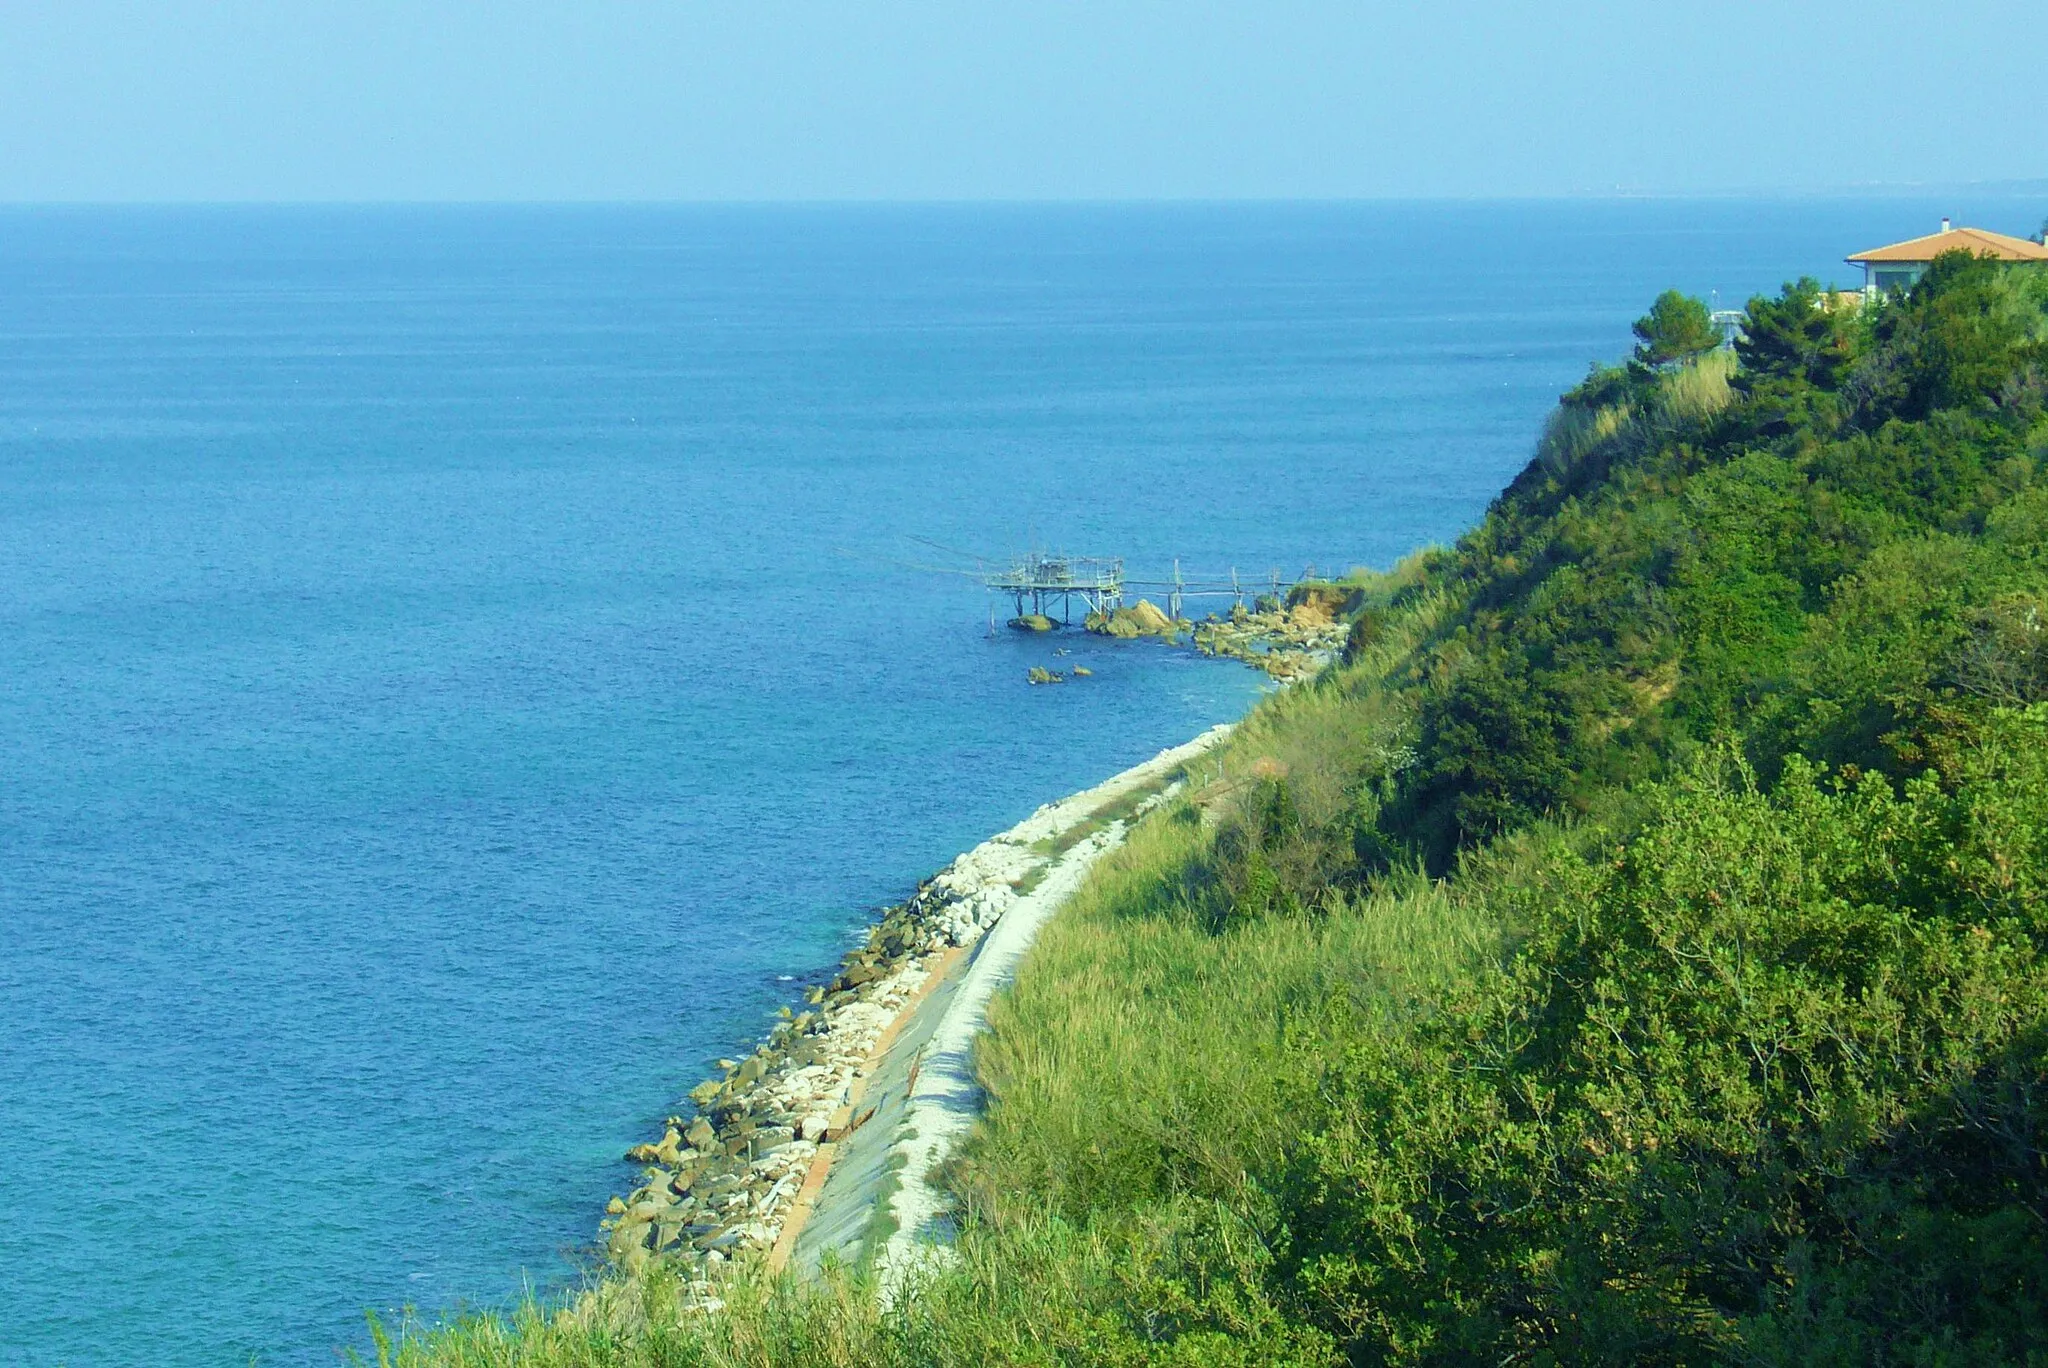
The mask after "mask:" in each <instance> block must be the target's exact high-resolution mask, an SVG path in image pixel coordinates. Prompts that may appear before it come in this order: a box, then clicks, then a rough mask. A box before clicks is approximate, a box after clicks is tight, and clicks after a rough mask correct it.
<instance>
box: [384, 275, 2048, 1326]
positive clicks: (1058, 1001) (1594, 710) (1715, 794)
mask: <svg viewBox="0 0 2048 1368" xmlns="http://www.w3.org/2000/svg"><path fill="white" fill-rule="evenodd" d="M1674 301H1675V302H1674ZM1694 309H1696V306H1693V305H1690V304H1688V302H1686V301H1682V300H1675V297H1667V298H1666V299H1664V300H1660V301H1659V302H1658V308H1657V310H1654V311H1653V313H1652V315H1650V316H1649V318H1647V319H1646V320H1645V325H1644V329H1643V331H1644V346H1643V347H1642V348H1641V349H1640V350H1639V352H1638V355H1637V357H1636V358H1635V359H1634V360H1633V361H1631V362H1630V363H1629V364H1627V365H1624V366H1620V367H1614V368H1596V369H1595V371H1594V372H1593V373H1592V374H1591V375H1589V376H1588V378H1587V380H1586V382H1585V383H1584V384H1583V385H1581V386H1580V387H1579V388H1578V389H1576V390H1574V391H1573V392H1572V393H1571V394H1569V395H1567V396H1565V398H1564V399H1563V401H1562V403H1561V405H1560V407H1559V409H1558V412H1557V414H1556V415H1555V416H1554V418H1553V419H1552V421H1551V423H1550V424H1549V425H1548V427H1547V429H1546V431H1545V433H1544V434H1543V437H1542V441H1541V444H1540V447H1539V451H1538V454H1537V456H1536V459H1535V460H1533V461H1532V462H1531V464H1530V465H1529V467H1528V469H1527V470H1525V471H1524V472H1523V473H1522V474H1521V476H1519V477H1518V478H1517V479H1516V481H1515V482H1514V484H1513V485H1511V486H1510V487H1509V489H1508V490H1507V491H1505V492H1504V493H1503V495H1502V496H1501V498H1500V499H1499V500H1498V501H1497V502H1496V504H1495V506H1494V507H1493V508H1492V509H1491V510H1490V511H1489V513H1488V515H1487V517H1486V519H1485V521H1484V522H1483V524H1482V525H1481V526H1480V527H1478V528H1477V529H1475V530H1474V531H1473V532H1472V533H1471V534H1470V535H1469V536H1468V537H1466V538H1465V539H1464V540H1463V541H1462V542H1460V543H1459V544H1458V545H1457V546H1456V547H1455V548H1451V549H1449V550H1444V551H1438V552H1431V553H1428V554H1426V555H1423V556H1420V557H1418V558H1416V559H1415V560H1413V561H1412V562H1410V563H1408V564H1405V565H1403V566H1402V567H1400V568H1398V569H1397V570H1396V571H1395V572H1393V573H1391V574H1389V575H1386V576H1383V577H1371V578H1367V579H1364V580H1361V581H1360V582H1359V583H1358V584H1357V585H1356V586H1355V587H1356V589H1357V593H1356V595H1355V596H1354V602H1355V603H1356V604H1357V605H1358V606H1357V609H1356V620H1355V622H1354V625H1353V628H1352V631H1351V637H1350V645H1349V647H1348V648H1347V652H1346V660H1345V663H1344V664H1343V665H1342V666H1340V667H1338V668H1336V669H1333V670H1332V671H1330V672H1328V673H1327V674H1326V675H1325V676H1324V677H1322V678H1321V679H1320V680H1318V681H1317V682H1316V683H1315V684H1313V685H1312V686H1308V687H1305V688H1301V689H1297V690H1293V691H1290V692H1288V693H1286V694H1284V695H1281V696H1279V697H1276V698H1274V699H1272V700H1270V701H1269V702H1268V703H1266V704H1265V705H1263V706H1262V707H1261V708H1260V709H1259V710H1258V711H1257V712H1256V713H1255V714H1254V715H1253V717H1252V718H1251V719H1250V720H1249V722H1248V724H1247V725H1246V726H1245V727H1244V728H1243V729H1242V730H1241V732H1240V734H1239V735H1238V736H1237V737H1236V738H1234V739H1233V742H1232V744H1231V746H1230V748H1229V750H1228V752H1227V753H1226V754H1225V755H1224V757H1223V758H1222V760H1221V762H1220V764H1218V765H1216V766H1214V767H1213V768H1212V769H1211V770H1210V771H1209V772H1206V773H1204V774H1202V775H1199V776H1197V779H1198V781H1199V782H1198V784H1197V785H1196V786H1195V790H1194V792H1192V793H1191V795H1190V796H1189V798H1188V799H1187V800H1186V801H1184V802H1182V803H1181V804H1179V805H1178V806H1177V807H1176V808H1174V809H1172V810H1169V811H1167V812H1164V813H1162V814H1161V815H1159V816H1158V817H1155V818H1154V819H1153V820H1151V821H1150V822H1149V823H1148V824H1147V825H1146V826H1145V827H1144V828H1142V829H1141V830H1140V832H1139V833H1138V834H1137V836H1136V837H1135V838H1134V840H1133V841H1132V842H1131V843H1130V844H1129V845H1128V846H1127V847H1126V848H1125V849H1124V850H1123V851H1121V852H1119V853H1118V854H1117V855H1116V856H1114V857H1112V858H1111V860H1109V861H1108V862H1106V863H1105V865H1104V866H1102V867H1101V869H1100V870H1099V871H1098V874H1097V876H1096V877H1095V878H1094V879H1093V881H1092V883H1091V884H1090V886H1089V887H1088V888H1087V890H1086V891H1085V892H1084V894H1083V895H1082V897H1081V898H1080V899H1079V901H1078V903H1077V904H1076V905H1075V906H1073V907H1072V908H1070V909H1069V910H1068V911H1067V912H1065V913H1063V914H1062V916H1061V917H1060V918H1059V919H1058V921H1057V922H1056V923H1055V924H1054V925H1053V926H1052V927H1051V928H1049V930H1048V931H1047V932H1046V934H1045V935H1044V937H1043V938H1042V940H1041V942H1040V944H1039V945H1038V947H1037V948H1036V949H1035V950H1034V952H1033V955H1032V957H1031V959H1030V961H1029V963H1028V965H1027V967H1026V970H1025V972H1024V974H1023V975H1022V977H1021V978H1020V980H1019V982H1018V984H1017V985H1016V988H1015V991H1014V992H1013V993H1012V994H1011V995H1010V997H1009V998H1008V999H1007V1001H1006V1002H1005V1003H1003V1004H1002V1005H1001V1008H1000V1011H999V1015H998V1017H997V1019H996V1023H995V1030H994V1031H993V1033H992V1034H991V1036H990V1037H989V1038H988V1039H987V1042H986V1045H985V1048H984V1050H983V1055H982V1067H983V1071H984V1074H985V1077H986V1079H987V1081H988V1083H989V1086H990V1088H991V1091H992V1093H993V1095H994V1098H995V1105H994V1106H993V1108H992V1109H991V1111H990V1113H989V1115H988V1117H987V1119H986V1121H985V1123H984V1124H983V1125H982V1127H981V1128H980V1130H979V1132H978V1133H977V1136H976V1138H975V1140H974V1142H973V1144H972V1146H971V1148H970V1151H969V1152H968V1153H967V1154H965V1155H963V1156H961V1158H960V1159H959V1160H958V1161H957V1162H956V1164H955V1170H954V1172H953V1173H952V1175H951V1177H952V1180H953V1183H954V1186H955V1188H956V1190H957V1191H958V1192H959V1193H960V1195H961V1198H962V1201H963V1204H964V1207H965V1212H966V1222H965V1234H964V1236H963V1239H962V1241H961V1244H960V1247H959V1257H958V1259H957V1260H956V1261H955V1262H954V1263H952V1264H951V1265H950V1266H948V1267H947V1268H945V1269H943V1270H941V1271H939V1272H936V1273H935V1274H934V1275H933V1276H932V1277H930V1278H929V1279H928V1280H927V1281H926V1283H925V1284H924V1285H923V1286H922V1287H920V1288H919V1289H918V1291H917V1293H916V1294H915V1295H911V1296H906V1297H902V1298H899V1299H897V1301H896V1303H895V1305H894V1307H893V1308H892V1309H889V1310H882V1309H880V1308H878V1307H877V1306H876V1304H875V1302H874V1300H873V1298H872V1296H871V1295H870V1293H871V1288H869V1287H868V1286H866V1285H865V1284H864V1283H863V1282H862V1281H861V1278H860V1275H859V1273H858V1272H857V1271H854V1272H849V1273H846V1274H843V1275H841V1276H839V1277H836V1278H832V1279H828V1280H827V1281H825V1282H824V1283H823V1284H818V1285H811V1286H797V1285H794V1284H783V1285H772V1284H766V1283H761V1284H748V1285H742V1286H740V1287H738V1288H736V1289H735V1295H734V1299H733V1302H732V1304H731V1306H730V1307H729V1308H728V1310H727V1312H726V1313H725V1314H723V1315H719V1316H713V1317H692V1316H687V1315H682V1314H680V1313H679V1312H678V1311H677V1309H676V1307H677V1299H676V1296H675V1289H674V1285H673V1283H671V1282H669V1281H667V1280H666V1279H665V1277H664V1276H663V1275H660V1274H657V1275H656V1276H654V1277H653V1278H651V1279H649V1280H647V1281H646V1282H644V1283H642V1284H639V1285H636V1286H633V1287H625V1286H620V1285H608V1286H606V1287H605V1288H603V1289H601V1290H600V1292H599V1293H598V1294H597V1295H595V1296H594V1297H593V1298H591V1299H590V1300H588V1301H586V1302H584V1303H582V1304H581V1305H580V1306H578V1307H577V1308H574V1309H572V1310H568V1311H560V1312H553V1313H542V1312H540V1311H538V1310H536V1311H533V1312H530V1313H529V1314H528V1315H527V1316H526V1317H525V1318H524V1319H523V1321H522V1322H521V1323H519V1324H516V1325H507V1324H503V1323H498V1322H492V1321H488V1320H478V1321H471V1322H467V1323H465V1324H463V1325H461V1326H458V1327H456V1328H454V1329H452V1330H449V1331H444V1332H441V1333H439V1334H438V1335H431V1334H414V1335H411V1336H409V1337H406V1338H404V1339H403V1341H402V1343H400V1344H398V1345H396V1346H394V1348H393V1350H392V1356H393V1357H394V1358H396V1359H398V1360H399V1361H403V1362H406V1363H413V1364H427V1363H477V1364H482V1363H492V1364H513V1363H519V1364H535V1365H539V1364H569V1363H575V1364H697V1363H717V1364H731V1363H748V1364H770V1363H776V1364H780V1363H791V1364H794V1363H818V1364H842V1363H843V1364H855V1363H859V1364H899V1363H900V1364H925V1363H945V1364H962V1365H967V1364H973V1365H986V1364H992V1363H1034V1364H1038V1363H1042V1364H1055V1363H1087V1364H1137V1363H1180V1364H1190V1365H1192V1364H1219V1365H1220V1364H1255V1363H1258V1364H1263V1363H1301V1364H1311V1363H1313V1364H1336V1363H1346V1362H1348V1363H1358V1364H1379V1363H1404V1364H1405V1363H1414V1364H1424V1363H1465V1362H1475V1361H1486V1362H1530V1363H1544V1362H1593V1363H1606V1362H1611V1363H1667V1364H1693V1363H1722V1362H1728V1363H1786V1364H1790V1363H1843V1364H1848V1363H1872V1362H1878V1363H1914V1364H1938V1363H1957V1364H1961V1363H1991V1362H2033V1363H2041V1362H2048V961H2044V959H2043V950H2044V947H2048V901H2044V896H2048V411H2044V405H2048V277H2044V275H2043V273H2041V272H2038V271H2031V272H2030V271H2027V270H2024V269H2001V268H1998V267H1995V266H1992V265H1990V264H1988V263H1981V262H1976V261H1972V260H1969V259H1966V258H1962V257H1955V258H1947V259H1944V260H1943V261H1941V262H1939V263H1937V264H1936V266H1935V268H1934V269H1933V270H1932V271H1931V272H1930V274H1929V275H1928V277H1927V279H1926V280H1925V281H1924V282H1923V283H1922V284H1921V285H1920V286H1919V287H1917V288H1916V289H1915V290H1914V292H1913V293H1912V295H1911V296H1910V297H1908V298H1906V299H1903V300H1900V301H1897V302H1894V303H1889V304H1886V305H1884V306H1883V307H1874V308H1871V309H1867V310H1862V311H1850V310H1840V309H1837V310H1830V309H1829V308H1828V307H1827V301H1825V300H1824V298H1823V297H1822V296H1821V295H1820V294H1819V292H1818V291H1816V290H1815V289H1814V288H1813V287H1812V286H1811V285H1810V284H1802V285H1799V286H1792V287H1788V288H1787V289H1786V290H1785V291H1784V292H1783V294H1781V295H1780V296H1778V297H1776V298H1772V299H1759V300H1756V301H1753V302H1752V303H1751V305H1750V307H1749V311H1748V319H1747V325H1746V328H1745V335H1744V338H1743V340H1742V341H1741V343H1740V344H1739V345H1738V347H1737V349H1736V352H1735V354H1734V355H1733V356H1732V357H1731V356H1730V355H1729V354H1727V353H1717V352H1711V351H1708V352H1702V351H1700V350H1699V348H1700V346H1701V345H1703V339H1702V338H1701V336H1700V335H1701V332H1702V329H1701V328H1700V327H1699V326H1698V323H1699V322H1701V321H1703V319H1701V320H1695V319H1693V318H1692V313H1691V312H1689V311H1691V310H1694ZM1672 319H1677V320H1678V324H1679V325H1680V326H1674V325H1672V323H1671V320H1672Z"/></svg>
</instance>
